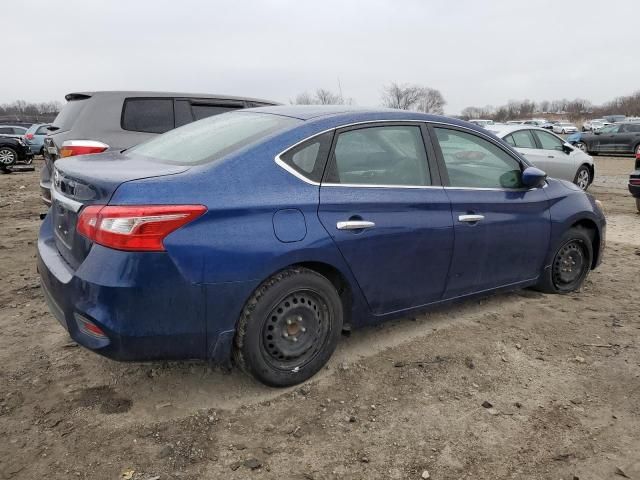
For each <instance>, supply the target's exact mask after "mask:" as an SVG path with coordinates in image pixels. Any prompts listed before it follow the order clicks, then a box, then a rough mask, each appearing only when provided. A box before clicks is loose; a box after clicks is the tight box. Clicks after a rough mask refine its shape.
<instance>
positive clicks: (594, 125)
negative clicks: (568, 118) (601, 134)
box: [582, 118, 611, 132]
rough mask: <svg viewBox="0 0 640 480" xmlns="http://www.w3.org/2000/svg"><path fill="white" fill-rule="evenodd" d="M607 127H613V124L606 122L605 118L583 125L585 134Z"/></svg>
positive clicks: (588, 121) (589, 121)
mask: <svg viewBox="0 0 640 480" xmlns="http://www.w3.org/2000/svg"><path fill="white" fill-rule="evenodd" d="M607 125H611V122H608V121H606V120H605V119H604V118H595V119H593V120H587V121H586V122H585V123H584V124H583V125H582V131H583V132H592V131H596V130H599V129H601V128H602V127H605V126H607Z"/></svg>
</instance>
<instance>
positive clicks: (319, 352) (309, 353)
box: [234, 268, 343, 387]
mask: <svg viewBox="0 0 640 480" xmlns="http://www.w3.org/2000/svg"><path fill="white" fill-rule="evenodd" d="M342 318H343V311H342V302H341V300H340V296H339V295H338V292H337V291H336V289H335V287H334V286H333V284H332V283H331V282H330V281H329V280H327V278H325V277H323V276H322V275H320V274H318V273H316V272H314V271H312V270H309V269H306V268H290V269H287V270H284V271H282V272H279V273H277V274H275V275H274V276H272V277H271V278H269V279H268V280H266V281H265V282H264V283H262V285H260V286H259V287H258V289H257V290H256V291H255V292H254V293H253V295H252V296H251V298H250V299H249V300H248V301H247V303H246V304H245V306H244V309H243V311H242V314H241V316H240V321H239V323H238V328H237V330H236V336H235V340H234V358H235V361H236V363H237V364H238V366H240V368H241V369H242V370H244V371H245V372H246V373H248V374H250V375H251V376H253V377H254V378H256V379H257V380H258V381H260V382H262V383H264V384H266V385H269V386H272V387H288V386H291V385H295V384H297V383H300V382H304V381H305V380H307V379H308V378H311V377H312V376H313V375H315V374H316V373H317V372H318V371H319V370H320V369H321V368H322V367H323V366H324V365H325V364H326V363H327V361H328V360H329V358H330V357H331V355H332V354H333V351H334V350H335V348H336V345H337V343H338V339H339V338H340V332H341V330H342Z"/></svg>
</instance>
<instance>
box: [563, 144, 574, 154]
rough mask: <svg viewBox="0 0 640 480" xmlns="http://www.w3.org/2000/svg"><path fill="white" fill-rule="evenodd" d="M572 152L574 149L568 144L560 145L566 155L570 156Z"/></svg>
mask: <svg viewBox="0 0 640 480" xmlns="http://www.w3.org/2000/svg"><path fill="white" fill-rule="evenodd" d="M573 150H574V148H573V147H572V146H571V145H570V144H568V143H565V144H563V145H562V151H563V152H564V153H566V154H567V155H571V152H573Z"/></svg>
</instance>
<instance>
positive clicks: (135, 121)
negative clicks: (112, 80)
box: [122, 98, 175, 133]
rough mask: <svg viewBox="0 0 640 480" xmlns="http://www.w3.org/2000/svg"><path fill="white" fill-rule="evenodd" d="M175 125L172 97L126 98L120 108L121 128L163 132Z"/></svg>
mask: <svg viewBox="0 0 640 480" xmlns="http://www.w3.org/2000/svg"><path fill="white" fill-rule="evenodd" d="M174 126H175V122H174V114H173V99H172V98H127V99H126V100H125V102H124V107H123V109H122V129H123V130H131V131H134V132H147V133H164V132H168V131H169V130H172V129H173V128H174Z"/></svg>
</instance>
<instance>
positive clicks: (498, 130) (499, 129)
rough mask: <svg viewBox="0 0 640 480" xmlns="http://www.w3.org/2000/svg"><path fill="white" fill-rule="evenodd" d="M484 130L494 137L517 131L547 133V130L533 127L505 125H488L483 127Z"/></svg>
mask: <svg viewBox="0 0 640 480" xmlns="http://www.w3.org/2000/svg"><path fill="white" fill-rule="evenodd" d="M485 130H489V131H490V132H491V133H493V134H494V135H496V136H497V137H501V138H502V137H504V136H507V135H509V134H510V133H513V132H517V131H518V130H540V131H541V132H549V130H545V129H544V128H540V127H535V126H533V125H524V124H519V125H513V124H510V125H506V124H498V123H496V124H494V125H488V126H486V127H485Z"/></svg>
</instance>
